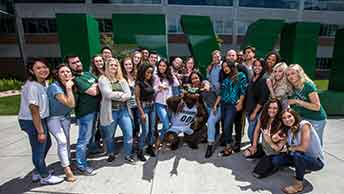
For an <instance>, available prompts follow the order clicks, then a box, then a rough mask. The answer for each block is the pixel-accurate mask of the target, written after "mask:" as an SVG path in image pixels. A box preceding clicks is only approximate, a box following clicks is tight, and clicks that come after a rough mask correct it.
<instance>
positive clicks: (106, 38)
mask: <svg viewBox="0 0 344 194" xmlns="http://www.w3.org/2000/svg"><path fill="white" fill-rule="evenodd" d="M101 43H102V44H103V45H105V46H108V47H110V48H111V50H112V53H113V56H114V57H116V58H117V59H118V60H122V59H124V58H125V57H127V56H130V55H131V53H132V52H133V51H134V50H135V49H137V48H138V45H136V44H115V43H114V42H113V38H112V36H111V35H106V34H103V35H102V37H101Z"/></svg>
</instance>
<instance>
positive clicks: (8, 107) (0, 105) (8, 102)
mask: <svg viewBox="0 0 344 194" xmlns="http://www.w3.org/2000/svg"><path fill="white" fill-rule="evenodd" d="M19 106H20V95H16V96H7V97H1V98H0V115H18V112H19Z"/></svg>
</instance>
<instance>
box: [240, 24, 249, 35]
mask: <svg viewBox="0 0 344 194" xmlns="http://www.w3.org/2000/svg"><path fill="white" fill-rule="evenodd" d="M250 24H251V23H250V22H247V21H238V35H245V34H246V31H247V29H248V26H249V25H250Z"/></svg>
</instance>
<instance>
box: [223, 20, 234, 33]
mask: <svg viewBox="0 0 344 194" xmlns="http://www.w3.org/2000/svg"><path fill="white" fill-rule="evenodd" d="M224 33H225V34H232V33H233V21H232V20H229V21H225V26H224Z"/></svg>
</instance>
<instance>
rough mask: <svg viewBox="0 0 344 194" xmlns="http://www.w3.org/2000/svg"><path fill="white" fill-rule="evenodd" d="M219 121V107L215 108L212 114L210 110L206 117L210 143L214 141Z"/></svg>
mask: <svg viewBox="0 0 344 194" xmlns="http://www.w3.org/2000/svg"><path fill="white" fill-rule="evenodd" d="M220 119H221V107H219V108H217V110H216V112H215V113H213V111H212V110H210V112H209V117H208V121H207V124H208V142H209V143H212V142H214V141H215V134H216V123H217V122H218V121H219V120H220Z"/></svg>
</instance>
